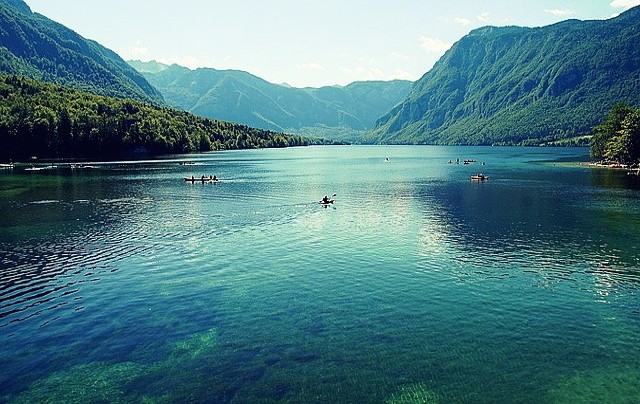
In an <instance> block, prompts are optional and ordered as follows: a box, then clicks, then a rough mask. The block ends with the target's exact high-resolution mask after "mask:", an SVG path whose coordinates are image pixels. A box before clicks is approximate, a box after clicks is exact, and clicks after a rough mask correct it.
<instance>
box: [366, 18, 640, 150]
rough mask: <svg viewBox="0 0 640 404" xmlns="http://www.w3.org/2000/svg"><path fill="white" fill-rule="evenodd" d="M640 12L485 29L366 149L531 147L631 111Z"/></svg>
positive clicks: (388, 118)
mask: <svg viewBox="0 0 640 404" xmlns="http://www.w3.org/2000/svg"><path fill="white" fill-rule="evenodd" d="M638 44H640V7H636V8H633V9H631V10H629V11H627V12H625V13H623V14H621V15H620V16H618V17H616V18H613V19H610V20H605V21H577V20H569V21H564V22H561V23H558V24H555V25H551V26H546V27H540V28H520V27H503V28H496V27H485V28H480V29H477V30H474V31H472V32H471V33H469V35H467V36H465V37H464V38H462V39H461V40H460V41H458V42H457V43H456V44H454V46H453V47H452V48H451V49H450V50H449V51H447V52H446V54H445V55H444V56H443V57H442V58H441V59H440V60H439V61H438V62H437V63H436V65H435V66H434V67H433V69H431V70H430V71H429V72H428V73H426V74H425V75H424V76H423V77H422V78H421V79H420V80H419V81H418V82H416V84H415V86H414V87H413V90H412V91H411V93H410V94H409V96H408V97H407V99H406V100H405V101H403V102H402V103H400V104H399V105H398V106H396V107H395V108H393V110H392V111H391V112H390V113H388V114H387V115H385V116H384V117H382V118H381V119H380V120H379V121H378V122H377V124H376V128H375V129H374V130H373V131H371V132H370V133H369V134H368V136H367V141H369V142H372V143H428V144H484V145H489V144H539V143H543V142H547V141H553V140H557V139H563V138H568V137H572V136H576V135H581V134H587V133H590V131H591V129H592V128H593V126H595V125H596V124H597V123H599V122H601V121H602V119H603V118H604V117H605V116H606V115H607V113H608V111H609V110H611V108H612V106H613V105H614V104H616V103H618V102H624V103H627V104H630V105H638V104H640V46H638Z"/></svg>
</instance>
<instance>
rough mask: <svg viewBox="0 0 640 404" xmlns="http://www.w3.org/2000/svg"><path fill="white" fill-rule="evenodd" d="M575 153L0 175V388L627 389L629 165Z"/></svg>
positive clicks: (18, 396) (292, 395) (191, 397)
mask: <svg viewBox="0 0 640 404" xmlns="http://www.w3.org/2000/svg"><path fill="white" fill-rule="evenodd" d="M587 155H588V150H586V149H551V148H489V147H485V148H473V147H468V148H466V147H451V148H449V147H417V146H413V147H400V146H394V147H377V146H376V147H373V146H370V147H364V146H363V147H360V146H341V147H310V148H294V149H280V150H251V151H233V152H221V153H211V154H203V155H189V156H173V157H168V158H163V159H158V160H149V161H144V162H113V163H101V164H91V165H92V166H93V168H83V169H73V170H72V169H70V168H68V167H65V166H64V165H59V167H58V168H57V169H55V170H43V171H37V172H26V171H23V170H20V169H19V168H16V169H14V170H12V171H3V172H0V195H1V199H0V266H1V269H2V272H1V274H0V291H1V292H0V369H3V372H2V373H0V399H3V400H6V401H9V402H34V401H44V400H51V401H55V402H70V401H77V402H87V401H99V400H108V401H111V402H132V401H134V402H136V401H143V400H148V401H151V402H153V401H157V402H184V401H192V402H230V401H234V402H277V401H289V402H576V401H585V400H587V401H589V400H591V401H598V402H602V401H605V402H606V401H609V402H625V401H632V400H633V399H635V398H637V397H640V299H639V293H638V292H639V289H640V251H639V248H640V206H639V204H638V200H639V198H640V183H639V181H638V178H636V177H634V176H626V175H624V174H623V173H620V172H611V171H603V170H597V169H590V168H586V167H581V166H578V165H576V164H572V163H570V162H575V161H580V160H584V159H586V158H587ZM386 158H388V162H387V161H385V159H386ZM467 158H469V159H471V158H472V159H475V160H477V162H476V163H473V164H469V165H464V164H462V161H463V160H464V159H467ZM456 159H460V164H455V162H456ZM184 160H190V161H194V162H195V164H194V165H187V166H183V165H179V164H178V162H179V161H184ZM449 160H452V164H449V163H448V161H449ZM482 163H484V165H483V164H482ZM478 172H484V173H485V174H487V175H489V176H490V179H489V180H488V181H485V182H480V183H479V182H477V181H471V180H470V176H471V175H472V174H477V173H478ZM210 174H211V175H214V174H215V175H216V176H218V177H219V178H220V179H221V181H220V182H218V183H206V184H202V183H200V182H196V183H194V184H192V183H185V182H184V181H183V180H182V177H185V176H189V177H190V176H191V175H194V176H196V177H199V176H200V175H210ZM334 193H335V194H336V196H335V200H336V202H335V204H333V205H331V206H328V207H323V206H320V205H318V204H317V201H318V200H319V199H320V198H321V197H322V196H323V195H325V194H327V195H332V194H334Z"/></svg>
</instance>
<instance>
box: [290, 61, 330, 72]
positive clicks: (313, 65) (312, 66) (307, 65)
mask: <svg viewBox="0 0 640 404" xmlns="http://www.w3.org/2000/svg"><path fill="white" fill-rule="evenodd" d="M296 67H297V68H298V69H300V70H312V71H319V70H327V68H326V67H324V66H323V65H321V64H318V63H313V62H311V63H299V64H297V65H296Z"/></svg>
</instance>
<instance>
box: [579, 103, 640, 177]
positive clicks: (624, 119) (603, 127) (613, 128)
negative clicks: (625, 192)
mask: <svg viewBox="0 0 640 404" xmlns="http://www.w3.org/2000/svg"><path fill="white" fill-rule="evenodd" d="M590 153H591V156H592V157H593V158H596V159H599V160H605V161H609V162H615V163H620V164H624V165H628V166H630V167H631V166H635V165H637V164H639V163H640V108H637V109H635V108H632V107H630V106H629V105H627V104H623V103H619V104H616V105H615V106H614V107H613V108H612V109H611V112H610V113H609V115H608V116H607V118H606V119H605V120H604V122H602V123H601V124H600V125H597V126H596V127H595V128H593V137H592V138H591V150H590Z"/></svg>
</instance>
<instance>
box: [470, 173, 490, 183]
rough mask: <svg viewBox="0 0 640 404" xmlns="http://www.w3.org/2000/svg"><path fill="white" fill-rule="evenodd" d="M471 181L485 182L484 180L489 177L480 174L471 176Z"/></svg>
mask: <svg viewBox="0 0 640 404" xmlns="http://www.w3.org/2000/svg"><path fill="white" fill-rule="evenodd" d="M471 179H472V180H475V181H485V180H488V179H489V177H488V176H486V175H484V174H482V173H481V174H476V175H472V176H471Z"/></svg>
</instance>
